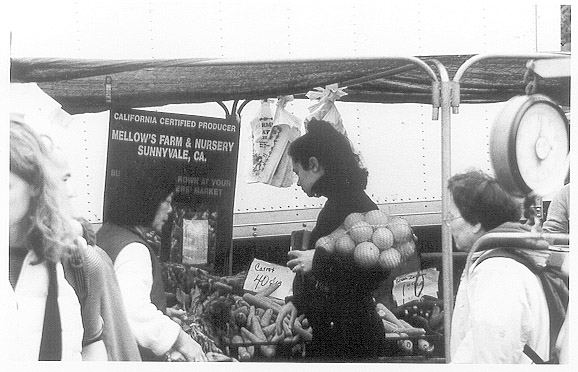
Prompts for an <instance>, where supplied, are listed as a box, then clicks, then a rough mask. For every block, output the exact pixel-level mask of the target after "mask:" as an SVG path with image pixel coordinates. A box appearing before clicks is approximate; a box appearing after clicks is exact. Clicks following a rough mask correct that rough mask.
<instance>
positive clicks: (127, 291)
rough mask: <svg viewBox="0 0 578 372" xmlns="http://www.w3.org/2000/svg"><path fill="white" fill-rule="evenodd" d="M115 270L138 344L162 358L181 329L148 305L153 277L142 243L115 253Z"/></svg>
mask: <svg viewBox="0 0 578 372" xmlns="http://www.w3.org/2000/svg"><path fill="white" fill-rule="evenodd" d="M114 271H115V273H116V277H117V280H118V284H119V287H120V291H121V294H122V299H123V302H124V306H125V310H126V314H127V318H128V323H129V324H130V327H131V329H132V331H133V333H134V335H135V337H136V340H137V342H138V344H139V345H140V346H142V347H145V348H147V349H150V350H151V351H152V352H153V353H155V354H156V355H163V354H164V353H166V352H167V351H169V350H170V349H171V347H172V346H173V344H174V343H175V341H176V340H177V336H178V335H179V332H180V329H181V328H180V326H179V325H178V324H177V323H175V322H174V321H172V320H171V319H170V318H169V317H167V316H166V315H164V314H163V313H162V311H160V310H158V309H157V308H156V306H155V305H154V304H153V303H152V302H151V297H150V293H151V288H152V285H153V275H152V262H151V257H150V252H149V250H148V248H147V247H146V246H145V245H143V244H141V243H136V242H134V243H130V244H128V245H127V246H126V247H124V248H123V249H122V250H121V251H120V253H119V254H118V256H117V258H116V260H115V262H114Z"/></svg>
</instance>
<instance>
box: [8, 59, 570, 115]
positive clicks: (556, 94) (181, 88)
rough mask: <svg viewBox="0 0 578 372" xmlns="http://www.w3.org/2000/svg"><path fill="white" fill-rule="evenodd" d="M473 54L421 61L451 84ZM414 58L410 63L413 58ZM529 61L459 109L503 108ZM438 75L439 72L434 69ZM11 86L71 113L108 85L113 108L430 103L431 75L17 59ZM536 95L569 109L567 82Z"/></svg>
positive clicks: (498, 70) (359, 62)
mask: <svg viewBox="0 0 578 372" xmlns="http://www.w3.org/2000/svg"><path fill="white" fill-rule="evenodd" d="M470 57H471V55H443V56H422V57H418V58H419V60H420V61H423V63H424V64H427V65H430V66H433V63H432V62H431V61H432V60H433V59H436V60H438V61H439V62H441V63H442V64H443V65H444V66H445V68H446V69H447V71H448V74H449V76H450V78H451V77H452V76H453V75H454V74H455V72H456V71H457V70H458V68H459V67H460V66H461V65H462V63H463V62H465V61H466V60H468V59H469V58H470ZM411 58H413V57H411ZM527 61H528V59H527V58H519V59H515V58H514V59H513V58H504V59H492V60H491V61H483V62H480V63H478V64H476V65H474V66H472V67H471V68H470V69H469V70H468V72H467V74H466V75H465V76H464V77H463V78H462V79H461V81H460V102H461V103H491V102H502V101H506V100H508V99H509V98H511V97H513V96H515V95H519V94H524V92H525V88H526V84H527V81H525V74H526V71H527V68H526V63H527ZM433 71H435V68H433ZM10 73H11V76H10V77H11V82H15V83H29V82H35V83H37V84H38V86H39V87H40V88H41V89H42V90H44V91H45V92H46V93H47V94H48V95H50V96H51V97H52V98H54V99H55V100H56V101H58V102H59V103H60V104H61V105H62V108H63V109H64V110H66V111H67V112H68V113H70V114H79V113H86V112H100V111H105V110H107V109H108V108H109V107H110V104H109V103H107V102H106V99H105V96H106V95H105V79H106V77H107V76H109V77H110V78H111V79H112V84H111V88H112V103H113V104H114V105H118V106H125V107H133V108H139V107H156V106H163V105H167V104H179V103H202V102H214V101H229V100H255V99H264V98H275V97H278V96H282V95H290V94H292V95H295V96H296V97H299V95H301V94H304V93H306V92H307V91H309V90H311V89H313V88H315V87H324V86H326V85H329V84H335V83H337V84H339V86H340V87H345V86H347V87H348V89H347V90H346V91H347V93H348V95H346V96H344V97H342V98H341V99H340V100H342V101H350V102H369V103H425V104H431V103H432V81H434V79H435V78H436V77H435V76H433V77H432V76H431V74H429V73H428V72H427V71H426V70H425V69H423V68H420V66H419V65H418V64H415V63H412V62H411V61H408V60H407V59H405V58H396V57H383V58H343V59H321V60H313V59H309V60H304V59H302V60H298V59H295V60H282V61H281V60H273V61H259V60H256V61H245V60H221V59H179V60H84V59H82V60H80V59H54V58H12V59H11V72H10ZM537 91H538V92H540V93H543V94H546V95H548V96H549V97H551V98H552V99H554V100H555V101H556V102H558V103H559V104H560V105H569V96H570V79H569V77H566V78H554V79H541V80H540V81H539V83H538V89H537Z"/></svg>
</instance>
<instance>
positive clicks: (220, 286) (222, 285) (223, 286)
mask: <svg viewBox="0 0 578 372" xmlns="http://www.w3.org/2000/svg"><path fill="white" fill-rule="evenodd" d="M211 285H212V287H213V288H214V289H216V290H218V291H221V292H223V293H231V292H233V287H231V286H230V285H228V284H225V283H221V282H218V281H213V282H212V283H211Z"/></svg>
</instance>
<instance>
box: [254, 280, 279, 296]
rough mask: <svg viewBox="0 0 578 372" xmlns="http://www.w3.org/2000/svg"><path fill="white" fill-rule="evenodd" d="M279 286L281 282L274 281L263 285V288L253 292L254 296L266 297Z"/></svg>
mask: <svg viewBox="0 0 578 372" xmlns="http://www.w3.org/2000/svg"><path fill="white" fill-rule="evenodd" d="M280 286H281V282H275V283H272V284H269V286H268V287H265V288H263V289H261V290H260V291H258V292H257V293H255V296H258V297H267V296H269V295H271V293H273V292H275V291H276V290H277V288H279V287H280Z"/></svg>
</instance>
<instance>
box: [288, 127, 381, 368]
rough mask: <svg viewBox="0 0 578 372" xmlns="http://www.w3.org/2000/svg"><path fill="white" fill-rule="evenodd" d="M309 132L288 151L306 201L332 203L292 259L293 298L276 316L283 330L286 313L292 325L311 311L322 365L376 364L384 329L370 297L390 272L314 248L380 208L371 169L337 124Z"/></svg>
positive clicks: (313, 350) (312, 352)
mask: <svg viewBox="0 0 578 372" xmlns="http://www.w3.org/2000/svg"><path fill="white" fill-rule="evenodd" d="M307 129H308V132H307V133H306V134H305V135H303V136H302V137H300V138H298V139H297V140H295V141H294V142H293V143H292V145H291V147H290V149H289V155H290V156H291V158H292V161H293V169H294V171H295V173H296V174H297V176H298V178H299V180H298V182H297V185H299V186H301V188H302V189H303V191H304V192H305V193H306V194H307V195H308V196H316V197H319V196H324V197H326V198H327V201H326V203H325V205H324V206H323V208H322V210H321V212H320V213H319V216H318V217H317V222H316V225H315V228H314V229H313V231H312V232H311V240H310V243H309V248H310V250H309V251H306V252H299V251H292V252H290V256H291V257H293V259H291V260H290V261H289V262H288V266H290V267H292V268H293V270H294V271H296V272H297V273H298V274H297V275H296V277H295V280H294V283H293V298H288V299H287V301H286V302H287V303H286V305H285V306H283V308H282V309H281V312H280V316H278V318H277V319H278V323H277V327H278V331H280V329H281V325H282V324H281V322H282V319H283V318H284V317H285V316H286V315H287V314H289V315H290V317H291V319H292V321H293V320H294V319H295V317H296V316H297V315H298V314H305V316H306V318H307V319H308V321H309V324H310V325H311V326H312V327H313V340H312V341H311V345H310V347H309V348H308V349H307V353H306V354H307V357H310V358H311V359H313V360H315V361H324V362H330V361H370V360H375V359H376V358H377V357H378V356H379V355H380V354H381V352H382V348H383V344H384V341H385V331H384V328H383V324H382V321H381V319H380V318H379V316H378V315H377V312H376V310H375V303H374V300H373V297H372V292H373V291H374V290H375V289H376V288H377V287H378V286H379V283H380V282H381V281H382V280H383V279H385V278H386V277H387V272H385V271H383V269H381V268H372V269H365V268H361V267H360V266H357V265H356V264H355V263H354V262H353V260H352V259H350V258H344V257H341V256H339V255H335V254H330V253H328V252H327V251H325V250H323V249H317V250H315V249H314V247H315V242H316V241H317V239H319V238H320V237H322V236H325V235H329V234H330V233H331V232H333V231H334V230H336V229H337V228H338V227H340V226H341V225H342V223H343V222H344V220H345V218H346V217H347V216H348V215H349V214H351V213H354V212H359V213H364V212H368V211H370V210H376V209H378V207H377V205H376V204H375V203H374V202H373V201H372V200H371V199H370V198H369V196H367V194H366V193H365V191H364V190H365V187H366V185H367V176H368V172H367V170H366V169H364V168H362V167H361V166H360V161H359V156H357V155H356V154H355V153H354V152H353V150H352V148H351V145H350V142H349V140H348V139H347V138H346V137H345V136H343V135H341V134H340V133H339V132H337V130H335V129H334V128H333V127H332V126H331V124H329V123H327V122H325V121H319V120H311V121H310V122H309V123H308V128H307ZM311 257H312V259H311Z"/></svg>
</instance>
